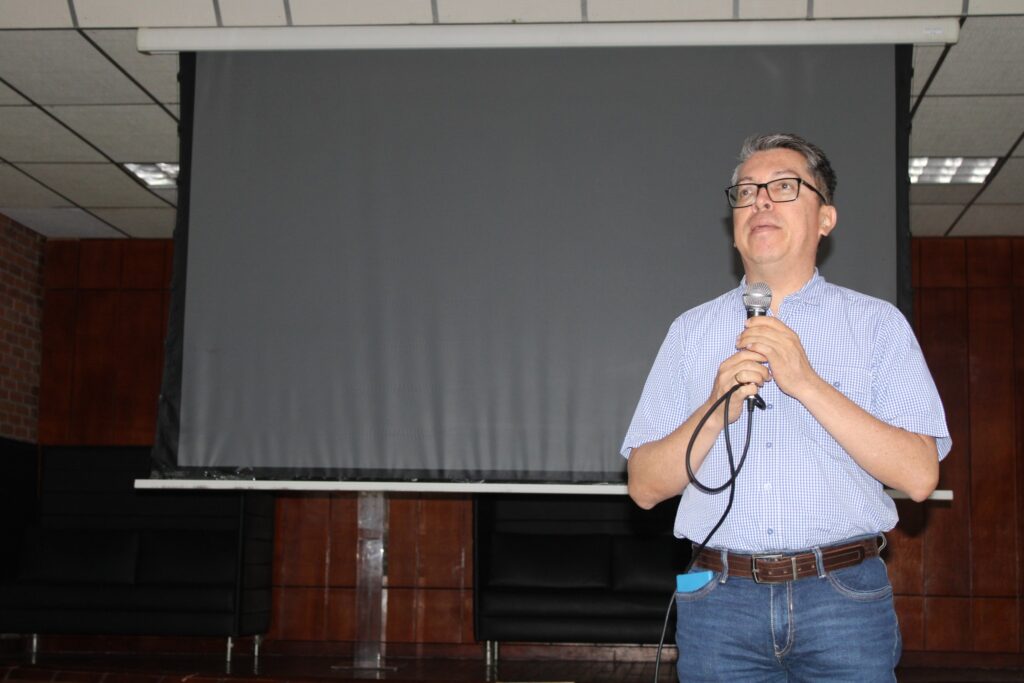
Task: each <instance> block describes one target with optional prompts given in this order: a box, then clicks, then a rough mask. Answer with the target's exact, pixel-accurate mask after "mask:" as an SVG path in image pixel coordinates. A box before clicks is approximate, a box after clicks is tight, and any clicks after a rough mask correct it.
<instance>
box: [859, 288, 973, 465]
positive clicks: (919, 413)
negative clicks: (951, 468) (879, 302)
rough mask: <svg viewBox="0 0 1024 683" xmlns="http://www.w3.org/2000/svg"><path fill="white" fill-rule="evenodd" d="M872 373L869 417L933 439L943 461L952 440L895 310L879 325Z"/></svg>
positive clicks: (920, 356) (928, 375) (913, 344)
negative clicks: (871, 416) (872, 416)
mask: <svg viewBox="0 0 1024 683" xmlns="http://www.w3.org/2000/svg"><path fill="white" fill-rule="evenodd" d="M873 358H874V364H873V367H872V369H871V374H872V407H871V412H872V414H873V415H874V416H875V417H877V418H878V419H880V420H882V421H883V422H887V423H888V424H891V425H893V426H895V427H899V428H901V429H905V430H907V431H908V432H914V433H915V434H923V435H926V436H933V437H935V440H936V445H937V446H938V450H939V459H940V460H941V459H943V458H945V457H946V455H947V454H948V453H949V450H950V448H952V445H953V441H952V439H951V438H950V436H949V429H948V427H947V426H946V414H945V410H944V409H943V407H942V400H941V399H940V398H939V392H938V389H937V388H936V387H935V381H934V380H933V379H932V375H931V372H929V370H928V365H927V363H926V362H925V359H924V354H923V353H922V352H921V347H920V345H919V344H918V343H917V338H916V337H915V336H914V332H913V330H912V329H911V328H910V324H909V323H908V322H907V320H906V318H904V317H903V314H902V313H900V312H899V310H898V309H896V308H895V307H890V308H889V310H888V314H887V315H886V316H885V318H884V319H883V320H882V322H881V324H880V325H879V329H878V334H877V336H876V339H875V353H874V355H873Z"/></svg>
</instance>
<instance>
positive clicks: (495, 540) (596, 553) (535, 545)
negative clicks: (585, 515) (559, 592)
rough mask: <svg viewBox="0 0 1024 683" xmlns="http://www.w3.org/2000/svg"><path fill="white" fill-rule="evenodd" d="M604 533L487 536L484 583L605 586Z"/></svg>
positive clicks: (606, 552)
mask: <svg viewBox="0 0 1024 683" xmlns="http://www.w3.org/2000/svg"><path fill="white" fill-rule="evenodd" d="M609 552H610V545H609V541H608V537H607V536H596V535H595V536H533V535H519V534H495V535H494V536H492V537H491V553H490V576H489V578H488V579H487V585H488V586H494V587H500V588H516V587H523V588H607V587H608V586H609V585H610V577H609V571H608V568H609V562H608V558H609Z"/></svg>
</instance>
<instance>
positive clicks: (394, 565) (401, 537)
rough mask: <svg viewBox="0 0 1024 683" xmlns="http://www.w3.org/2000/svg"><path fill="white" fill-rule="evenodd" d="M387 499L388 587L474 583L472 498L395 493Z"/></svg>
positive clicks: (437, 586) (457, 586)
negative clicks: (388, 517) (388, 504)
mask: <svg viewBox="0 0 1024 683" xmlns="http://www.w3.org/2000/svg"><path fill="white" fill-rule="evenodd" d="M390 504H391V506H390V512H389V514H390V525H389V531H388V585H389V586H406V587H408V586H429V587H431V588H462V587H466V586H470V585H472V583H473V547H472V543H473V540H472V537H473V502H472V499H470V498H469V497H468V496H457V495H424V496H401V495H396V496H394V497H392V498H391V501H390Z"/></svg>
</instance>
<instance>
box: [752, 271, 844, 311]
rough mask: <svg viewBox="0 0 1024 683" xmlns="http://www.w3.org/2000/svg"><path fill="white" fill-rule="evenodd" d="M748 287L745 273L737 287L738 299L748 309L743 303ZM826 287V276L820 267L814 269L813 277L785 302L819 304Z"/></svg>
mask: <svg viewBox="0 0 1024 683" xmlns="http://www.w3.org/2000/svg"><path fill="white" fill-rule="evenodd" d="M746 289H747V276H746V275H744V276H743V278H742V279H741V280H740V284H739V286H738V287H737V288H736V290H735V292H736V301H737V303H738V304H739V307H740V308H741V309H743V310H744V311H745V310H746V307H745V306H744V305H743V292H745V291H746ZM824 289H825V278H824V277H822V276H821V274H819V273H818V269H817V268H815V269H814V274H813V275H811V279H810V280H808V281H807V282H806V283H805V284H804V286H803V287H801V288H800V289H798V290H797V291H795V292H793V293H792V294H790V295H789V296H787V297H786V298H785V300H784V301H783V303H786V302H788V303H791V304H794V303H800V304H810V305H811V306H817V305H818V304H819V303H820V302H821V295H822V292H823V291H824Z"/></svg>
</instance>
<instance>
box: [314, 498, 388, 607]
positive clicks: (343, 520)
mask: <svg viewBox="0 0 1024 683" xmlns="http://www.w3.org/2000/svg"><path fill="white" fill-rule="evenodd" d="M357 514H358V498H357V494H355V493H336V494H332V495H331V498H330V538H331V543H330V549H329V550H328V557H327V560H328V565H327V585H329V586H331V587H332V588H336V587H348V588H352V587H354V586H355V585H356V550H357V548H358V545H357V544H358V528H357V527H358V516H357ZM388 559H389V560H390V557H388ZM331 594H332V595H334V592H333V591H332V593H331ZM352 604H353V605H354V604H355V603H352Z"/></svg>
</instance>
